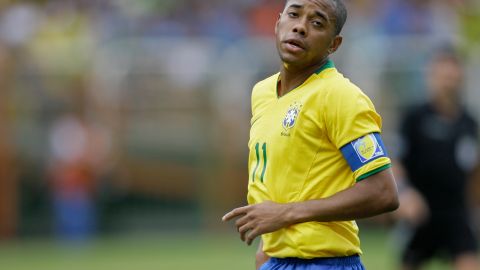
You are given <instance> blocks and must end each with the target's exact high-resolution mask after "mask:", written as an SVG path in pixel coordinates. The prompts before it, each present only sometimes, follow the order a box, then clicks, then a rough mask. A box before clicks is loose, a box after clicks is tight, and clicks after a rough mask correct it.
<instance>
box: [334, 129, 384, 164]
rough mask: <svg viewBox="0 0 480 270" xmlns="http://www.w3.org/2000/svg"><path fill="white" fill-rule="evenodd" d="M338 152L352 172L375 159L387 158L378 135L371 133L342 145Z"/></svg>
mask: <svg viewBox="0 0 480 270" xmlns="http://www.w3.org/2000/svg"><path fill="white" fill-rule="evenodd" d="M340 151H342V154H343V157H344V158H345V159H346V160H347V163H348V165H350V168H351V169H352V172H354V171H356V170H358V169H360V168H361V167H362V166H364V165H365V164H367V163H369V162H371V161H373V160H375V159H378V158H381V157H387V151H386V149H385V145H384V144H383V142H382V138H381V137H380V134H379V133H371V134H368V135H365V136H363V137H360V138H358V139H356V140H354V141H352V142H350V143H347V144H346V145H344V146H343V147H342V148H340Z"/></svg>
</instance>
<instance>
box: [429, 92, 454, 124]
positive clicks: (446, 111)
mask: <svg viewBox="0 0 480 270" xmlns="http://www.w3.org/2000/svg"><path fill="white" fill-rule="evenodd" d="M433 106H434V108H435V110H436V111H437V112H438V113H439V114H440V115H441V116H443V117H444V118H447V119H453V118H456V117H457V116H458V114H459V113H460V103H459V101H458V99H457V98H454V97H449V96H436V97H434V98H433Z"/></svg>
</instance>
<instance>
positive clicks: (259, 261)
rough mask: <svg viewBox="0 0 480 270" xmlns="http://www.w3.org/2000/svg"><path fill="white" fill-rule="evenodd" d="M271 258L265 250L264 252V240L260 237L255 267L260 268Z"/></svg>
mask: <svg viewBox="0 0 480 270" xmlns="http://www.w3.org/2000/svg"><path fill="white" fill-rule="evenodd" d="M268 259H270V257H268V255H267V254H265V252H263V241H262V240H261V239H260V243H259V244H258V249H257V254H255V269H257V270H258V269H260V267H261V266H262V265H263V264H264V263H266V262H267V261H268Z"/></svg>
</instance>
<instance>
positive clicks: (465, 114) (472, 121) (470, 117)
mask: <svg viewBox="0 0 480 270" xmlns="http://www.w3.org/2000/svg"><path fill="white" fill-rule="evenodd" d="M463 117H464V119H465V121H467V123H468V124H469V125H471V126H473V127H475V128H478V127H477V126H478V122H477V120H476V119H475V118H474V117H473V114H472V113H471V112H470V111H469V110H468V109H467V108H465V109H464V111H463Z"/></svg>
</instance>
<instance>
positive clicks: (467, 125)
mask: <svg viewBox="0 0 480 270" xmlns="http://www.w3.org/2000/svg"><path fill="white" fill-rule="evenodd" d="M428 71H429V72H428V85H429V90H430V93H429V94H430V95H429V100H428V101H427V103H425V104H422V105H421V106H418V107H415V108H413V109H411V110H410V111H408V112H407V114H406V116H405V117H404V119H403V121H402V126H401V130H400V132H401V135H402V139H403V142H404V143H402V145H403V146H404V147H403V149H404V152H403V154H402V155H401V161H402V164H403V167H404V168H405V175H406V178H407V179H408V180H409V183H410V187H407V188H404V189H402V190H404V191H402V192H401V196H400V198H401V201H402V207H401V208H400V211H399V214H400V215H401V217H402V218H404V219H405V220H406V221H408V224H410V225H412V227H414V232H413V235H412V238H411V239H410V240H409V242H408V244H407V247H406V249H405V251H404V254H403V258H402V262H403V269H406V270H407V269H419V268H420V267H421V265H422V264H423V263H424V262H426V261H427V260H428V259H430V258H432V257H433V256H434V255H436V254H437V253H440V252H445V253H446V254H447V255H448V256H449V257H450V259H452V260H453V263H454V267H455V269H458V270H468V269H472V270H473V269H476V270H478V269H480V264H479V263H478V260H477V257H476V253H477V244H476V242H475V240H474V239H475V237H474V232H473V231H472V229H471V226H470V220H469V213H468V207H467V194H466V189H467V186H468V185H467V182H468V181H467V179H468V177H469V175H470V173H471V172H472V171H473V169H474V168H475V166H476V165H477V162H478V152H477V140H478V136H477V135H478V134H477V124H476V122H475V121H474V120H473V118H472V117H471V116H470V115H469V114H468V113H467V112H466V110H465V109H464V107H463V106H462V103H461V92H460V89H461V86H462V77H463V71H462V67H461V63H460V60H459V58H458V57H457V56H456V54H455V52H454V51H453V50H452V49H451V48H442V49H440V50H438V51H437V52H436V53H435V55H434V57H433V59H432V61H431V63H430V66H429V69H428Z"/></svg>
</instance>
